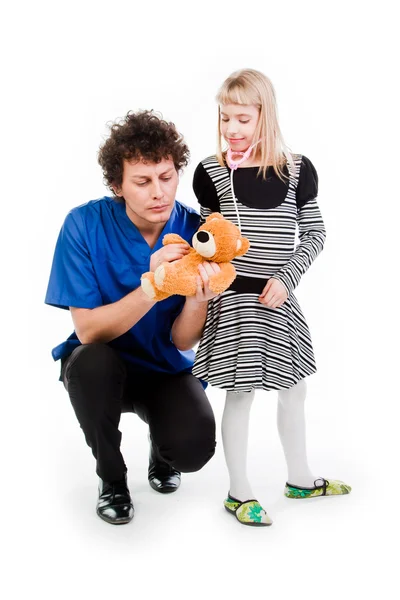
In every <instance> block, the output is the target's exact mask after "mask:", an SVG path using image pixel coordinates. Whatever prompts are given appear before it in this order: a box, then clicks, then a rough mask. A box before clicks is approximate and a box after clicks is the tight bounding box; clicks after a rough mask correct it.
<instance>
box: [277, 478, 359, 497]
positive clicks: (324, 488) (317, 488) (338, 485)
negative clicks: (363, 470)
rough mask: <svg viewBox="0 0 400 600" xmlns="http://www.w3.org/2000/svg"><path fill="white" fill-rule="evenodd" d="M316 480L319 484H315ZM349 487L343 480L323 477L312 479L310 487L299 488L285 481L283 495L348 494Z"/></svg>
mask: <svg viewBox="0 0 400 600" xmlns="http://www.w3.org/2000/svg"><path fill="white" fill-rule="evenodd" d="M318 481H322V482H323V483H322V484H321V485H317V482H318ZM350 492H351V487H350V486H349V485H347V484H346V483H343V481H339V480H338V479H332V480H331V481H328V480H327V479H324V478H323V477H320V478H319V479H316V480H315V481H314V487H312V488H300V487H298V486H296V485H291V484H290V483H286V487H285V496H286V497H287V498H316V497H317V496H343V495H344V494H350Z"/></svg>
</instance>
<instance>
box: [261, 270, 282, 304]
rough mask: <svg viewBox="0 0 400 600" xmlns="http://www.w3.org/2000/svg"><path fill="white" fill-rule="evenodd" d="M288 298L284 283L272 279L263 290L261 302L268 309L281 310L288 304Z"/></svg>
mask: <svg viewBox="0 0 400 600" xmlns="http://www.w3.org/2000/svg"><path fill="white" fill-rule="evenodd" d="M287 298H288V293H287V290H286V288H285V286H284V285H283V283H281V282H280V281H279V280H278V279H274V278H273V277H271V279H269V280H268V282H267V285H266V286H265V288H264V289H263V291H262V294H261V296H260V297H259V300H260V302H261V304H265V306H268V308H279V307H280V306H281V305H282V304H283V303H284V302H286V300H287Z"/></svg>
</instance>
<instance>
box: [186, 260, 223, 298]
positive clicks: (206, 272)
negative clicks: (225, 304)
mask: <svg viewBox="0 0 400 600" xmlns="http://www.w3.org/2000/svg"><path fill="white" fill-rule="evenodd" d="M220 271H221V268H220V266H219V265H218V264H217V263H214V262H203V263H202V264H200V265H199V273H200V274H199V275H198V276H197V291H196V295H195V296H191V298H193V299H194V300H195V301H196V302H208V301H209V300H211V299H212V298H215V297H216V296H218V294H215V293H214V292H212V291H211V290H210V288H209V287H208V284H209V281H210V277H211V276H212V275H215V273H219V272H220Z"/></svg>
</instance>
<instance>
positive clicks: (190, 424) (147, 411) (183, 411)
mask: <svg viewBox="0 0 400 600" xmlns="http://www.w3.org/2000/svg"><path fill="white" fill-rule="evenodd" d="M61 375H62V379H63V382H64V386H65V388H66V389H67V391H68V394H69V397H70V400H71V403H72V406H73V408H74V410H75V414H76V416H77V418H78V421H79V423H80V426H81V428H82V430H83V432H84V434H85V438H86V442H87V444H88V445H89V446H90V448H91V449H92V452H93V456H94V457H95V458H96V460H97V468H96V472H97V474H98V475H99V477H101V478H102V479H103V480H105V481H115V480H118V479H121V478H122V477H123V476H124V473H125V472H126V466H125V462H124V459H123V457H122V454H121V452H120V444H121V432H120V431H119V429H118V425H119V421H120V418H121V413H123V412H134V413H136V414H137V415H138V416H139V417H140V418H141V419H142V420H143V421H145V422H146V423H147V424H148V425H149V428H150V435H151V437H152V440H153V443H154V445H155V447H156V451H157V452H158V454H159V455H160V457H161V458H162V459H163V460H165V461H166V462H167V463H168V464H170V465H171V466H172V467H174V468H175V469H177V470H178V471H182V472H193V471H198V470H199V469H201V468H202V467H203V466H204V465H205V464H206V463H207V462H208V461H209V460H210V458H211V457H212V456H213V454H214V452H215V420H214V414H213V411H212V408H211V406H210V403H209V401H208V399H207V396H206V394H205V392H204V390H203V387H202V385H201V383H200V382H199V380H198V379H196V377H194V376H193V375H191V374H190V373H180V374H178V375H168V374H164V373H158V372H152V373H151V374H144V375H142V374H138V373H137V372H136V373H135V372H133V371H132V368H131V367H130V364H129V363H128V361H124V360H123V359H122V358H121V357H120V355H119V354H118V353H117V352H116V351H115V350H113V349H112V348H110V347H109V346H107V344H97V343H96V344H84V345H82V346H79V347H78V348H76V349H75V350H74V351H73V352H72V354H71V355H70V356H69V357H68V358H66V359H65V360H64V361H63V364H62V371H61Z"/></svg>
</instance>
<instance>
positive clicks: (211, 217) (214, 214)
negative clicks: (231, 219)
mask: <svg viewBox="0 0 400 600" xmlns="http://www.w3.org/2000/svg"><path fill="white" fill-rule="evenodd" d="M223 218H224V217H223V216H222V215H221V213H219V212H215V213H211V215H208V217H207V218H206V223H208V221H211V220H212V219H223Z"/></svg>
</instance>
